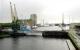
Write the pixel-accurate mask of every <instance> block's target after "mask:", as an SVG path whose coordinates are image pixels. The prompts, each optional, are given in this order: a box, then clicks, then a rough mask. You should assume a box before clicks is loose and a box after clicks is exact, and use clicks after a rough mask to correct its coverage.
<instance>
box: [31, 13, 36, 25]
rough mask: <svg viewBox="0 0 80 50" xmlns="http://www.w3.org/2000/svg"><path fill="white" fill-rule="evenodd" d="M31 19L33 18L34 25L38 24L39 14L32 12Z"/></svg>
mask: <svg viewBox="0 0 80 50" xmlns="http://www.w3.org/2000/svg"><path fill="white" fill-rule="evenodd" d="M30 19H31V20H32V26H36V24H37V15H36V14H31V16H30Z"/></svg>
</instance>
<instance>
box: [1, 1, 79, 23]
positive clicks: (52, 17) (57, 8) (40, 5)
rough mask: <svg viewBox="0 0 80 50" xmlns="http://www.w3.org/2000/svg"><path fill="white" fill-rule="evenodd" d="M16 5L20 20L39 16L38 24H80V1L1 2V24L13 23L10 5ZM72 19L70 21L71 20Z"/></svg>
mask: <svg viewBox="0 0 80 50" xmlns="http://www.w3.org/2000/svg"><path fill="white" fill-rule="evenodd" d="M10 1H11V2H12V5H13V4H15V5H16V9H17V13H18V18H19V19H24V18H26V19H28V18H29V17H30V15H31V14H34V13H35V14H37V16H38V23H42V21H43V20H44V22H45V23H61V22H62V15H63V14H64V18H65V23H69V21H70V22H80V0H0V23H1V22H11V17H10V16H11V14H10V3H9V2H10ZM69 18H70V20H69Z"/></svg>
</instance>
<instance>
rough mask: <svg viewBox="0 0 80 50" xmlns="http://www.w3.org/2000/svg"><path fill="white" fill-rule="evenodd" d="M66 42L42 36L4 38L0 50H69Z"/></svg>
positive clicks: (0, 43)
mask: <svg viewBox="0 0 80 50" xmlns="http://www.w3.org/2000/svg"><path fill="white" fill-rule="evenodd" d="M66 40H68V39H56V38H43V37H41V36H28V37H19V38H4V39H0V50H69V48H68V45H67V43H66ZM69 43H70V42H68V44H69ZM71 45H72V44H70V45H69V46H71ZM71 47H72V48H73V49H72V50H74V47H73V46H71Z"/></svg>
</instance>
